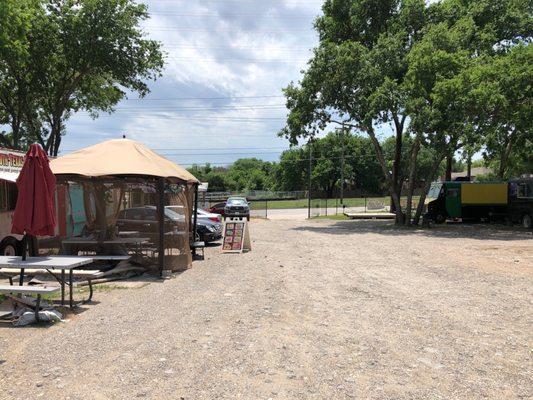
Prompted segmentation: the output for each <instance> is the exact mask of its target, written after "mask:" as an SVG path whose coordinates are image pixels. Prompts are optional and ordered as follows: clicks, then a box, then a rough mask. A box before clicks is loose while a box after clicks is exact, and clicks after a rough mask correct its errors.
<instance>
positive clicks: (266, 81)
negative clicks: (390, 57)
mask: <svg viewBox="0 0 533 400" xmlns="http://www.w3.org/2000/svg"><path fill="white" fill-rule="evenodd" d="M145 4H147V5H148V11H149V13H150V19H149V20H147V21H145V22H144V23H143V27H144V29H145V31H146V33H147V36H148V37H149V38H151V39H154V40H158V41H160V42H161V43H162V48H163V51H164V52H165V53H166V65H165V69H164V71H163V76H162V77H161V78H159V79H158V80H157V81H156V82H152V83H150V88H151V93H150V94H149V95H147V96H146V97H145V98H144V99H138V97H136V96H135V95H132V96H130V97H129V98H128V99H127V100H124V101H122V102H121V103H120V104H118V105H117V109H116V112H115V113H113V114H111V115H109V114H101V115H100V117H99V118H98V119H96V120H93V119H91V117H90V116H89V115H88V114H87V113H85V112H79V113H78V114H76V115H75V116H73V117H72V118H71V119H70V120H69V121H68V122H67V126H66V127H67V133H66V135H65V136H64V138H63V141H62V144H61V152H60V155H63V154H66V153H68V152H70V151H72V150H76V149H79V148H82V147H86V146H88V145H91V144H95V143H98V142H101V141H103V140H108V139H113V138H121V137H122V135H123V134H124V135H126V137H127V138H130V139H134V140H138V141H140V142H143V143H145V144H146V145H148V146H149V147H151V148H152V149H154V150H156V151H157V152H158V153H160V154H162V155H165V156H166V157H168V158H169V159H171V160H172V161H175V162H177V163H179V164H182V165H184V166H189V165H191V164H204V163H206V162H210V163H211V164H213V165H218V166H227V165H228V164H229V163H231V162H233V161H235V160H236V159H238V158H244V157H257V158H261V159H264V160H267V161H275V160H277V159H278V158H279V155H280V153H281V152H282V151H283V150H284V149H287V148H288V146H289V144H288V141H287V140H285V139H282V138H279V137H277V132H279V130H280V129H281V128H282V127H283V125H284V120H285V117H286V115H287V110H286V108H285V99H284V97H283V93H282V88H283V87H285V86H287V85H288V84H289V83H290V82H291V81H298V80H299V78H300V77H301V71H302V70H303V69H305V66H306V63H307V61H308V59H309V58H310V56H311V54H312V51H311V50H312V48H313V47H315V46H316V45H317V43H318V38H317V34H316V32H315V31H314V29H313V21H314V20H315V18H316V17H317V16H318V15H319V14H320V13H321V4H322V1H320V0H196V1H190V0H149V1H148V0H146V1H145Z"/></svg>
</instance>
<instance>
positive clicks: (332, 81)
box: [281, 0, 426, 221]
mask: <svg viewBox="0 0 533 400" xmlns="http://www.w3.org/2000/svg"><path fill="white" fill-rule="evenodd" d="M323 12H324V15H323V16H321V17H319V18H318V19H317V21H316V24H315V26H316V29H317V31H318V33H319V38H320V42H319V45H318V47H317V48H316V49H315V51H314V56H313V58H312V59H311V60H310V61H309V66H308V68H307V70H306V71H305V72H304V75H303V78H302V79H301V81H300V82H299V83H298V84H290V85H289V86H288V87H287V88H286V89H285V95H286V97H287V107H288V109H289V111H290V112H289V115H288V118H287V124H286V126H285V128H284V129H283V130H282V132H281V134H282V135H284V136H286V137H288V138H289V139H291V140H292V141H293V142H296V140H297V138H299V137H309V136H313V135H315V134H316V133H317V132H319V131H321V130H323V129H325V128H326V127H327V126H328V125H330V124H332V123H336V124H339V125H344V126H348V127H350V128H354V129H357V130H359V131H361V132H364V133H366V134H368V135H369V137H370V139H371V140H372V144H373V146H374V149H375V152H376V157H377V160H378V161H379V164H380V166H381V169H382V174H383V177H384V180H385V181H386V182H387V186H388V189H389V191H390V194H391V197H392V200H393V204H394V206H395V209H396V211H397V221H401V220H402V219H403V214H402V210H401V205H400V190H401V182H399V176H400V175H401V173H400V170H399V169H400V159H401V154H402V143H403V140H402V138H403V136H404V134H406V122H407V116H408V114H407V113H406V88H405V75H406V73H407V69H408V64H407V56H408V54H409V51H410V49H411V47H412V46H413V44H414V43H416V42H417V40H418V38H419V36H420V34H421V31H422V28H423V27H424V25H425V23H426V6H425V3H424V1H423V0H404V1H399V0H387V1H382V0H358V1H350V0H327V1H326V2H325V3H324V6H323ZM389 123H390V124H391V125H392V129H393V131H394V135H395V138H396V148H395V155H394V161H393V165H392V170H389V168H388V166H387V162H386V160H385V157H384V155H383V149H382V148H381V143H380V140H379V137H378V132H379V129H377V128H376V127H379V126H384V125H386V124H387V125H388V124H389Z"/></svg>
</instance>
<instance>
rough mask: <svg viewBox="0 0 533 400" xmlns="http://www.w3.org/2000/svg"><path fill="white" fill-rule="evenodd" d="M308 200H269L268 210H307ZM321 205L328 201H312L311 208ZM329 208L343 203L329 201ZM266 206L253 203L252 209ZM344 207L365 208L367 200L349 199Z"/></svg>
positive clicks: (260, 203)
mask: <svg viewBox="0 0 533 400" xmlns="http://www.w3.org/2000/svg"><path fill="white" fill-rule="evenodd" d="M367 200H368V201H378V202H385V204H388V203H387V202H388V198H387V197H373V198H371V199H370V198H369V199H367ZM307 204H308V200H307V199H298V200H268V209H269V210H282V209H288V208H307ZM319 204H320V207H325V206H326V200H325V199H311V208H314V207H316V206H317V205H319ZM327 204H328V207H332V208H333V207H335V205H337V207H339V208H340V206H341V202H340V199H337V200H335V199H328V200H327ZM265 205H266V201H261V200H260V201H252V202H251V207H252V210H264V209H265ZM344 205H345V206H346V207H364V206H365V199H364V198H361V197H354V198H348V199H344Z"/></svg>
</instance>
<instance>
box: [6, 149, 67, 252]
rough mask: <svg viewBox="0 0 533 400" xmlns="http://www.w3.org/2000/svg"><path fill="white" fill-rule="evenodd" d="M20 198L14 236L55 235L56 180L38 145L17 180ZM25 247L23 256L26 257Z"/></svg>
mask: <svg viewBox="0 0 533 400" xmlns="http://www.w3.org/2000/svg"><path fill="white" fill-rule="evenodd" d="M17 188H18V198H17V205H16V207H15V213H14V215H13V226H12V228H11V233H16V234H20V235H22V234H24V235H30V236H52V235H54V233H55V232H54V230H55V226H56V212H55V206H54V193H55V188H56V177H55V176H54V174H53V173H52V171H51V170H50V161H49V160H48V157H47V156H46V153H45V152H44V150H43V149H42V147H41V146H39V145H38V144H32V145H31V146H30V149H29V150H28V152H27V153H26V157H25V159H24V165H23V166H22V170H21V171H20V175H19V177H18V179H17ZM25 247H26V246H24V251H23V257H24V256H25V255H26V248H25Z"/></svg>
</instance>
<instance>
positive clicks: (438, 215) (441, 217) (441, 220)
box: [435, 214, 446, 224]
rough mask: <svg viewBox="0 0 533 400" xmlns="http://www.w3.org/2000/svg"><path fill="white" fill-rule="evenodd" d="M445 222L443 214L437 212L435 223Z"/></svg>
mask: <svg viewBox="0 0 533 400" xmlns="http://www.w3.org/2000/svg"><path fill="white" fill-rule="evenodd" d="M445 222H446V218H445V217H444V215H442V214H437V215H436V216H435V223H436V224H443V223H445Z"/></svg>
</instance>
